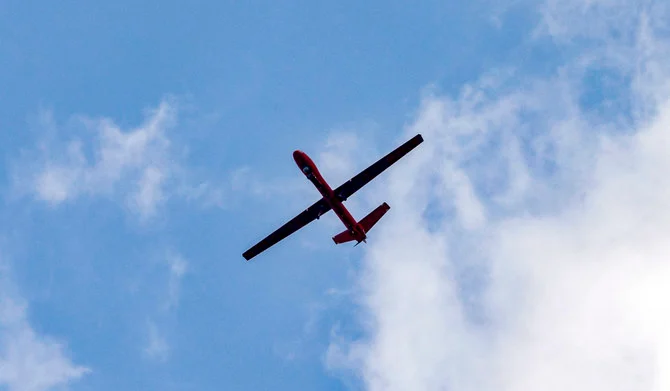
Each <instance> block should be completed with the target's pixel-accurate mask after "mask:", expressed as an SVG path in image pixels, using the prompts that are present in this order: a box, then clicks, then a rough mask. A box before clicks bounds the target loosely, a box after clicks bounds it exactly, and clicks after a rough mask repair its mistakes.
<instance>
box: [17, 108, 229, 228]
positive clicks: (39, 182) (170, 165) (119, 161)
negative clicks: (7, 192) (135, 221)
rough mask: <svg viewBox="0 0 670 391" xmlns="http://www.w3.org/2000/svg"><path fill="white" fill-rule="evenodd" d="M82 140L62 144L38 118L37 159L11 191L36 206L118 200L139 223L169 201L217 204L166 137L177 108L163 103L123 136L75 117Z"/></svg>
mask: <svg viewBox="0 0 670 391" xmlns="http://www.w3.org/2000/svg"><path fill="white" fill-rule="evenodd" d="M71 122H73V123H76V124H77V126H79V127H82V128H83V129H84V131H85V132H86V134H84V135H82V136H80V137H78V138H75V137H72V138H70V139H69V140H66V141H62V137H60V135H61V133H62V132H60V129H59V126H58V124H56V123H55V121H54V119H53V117H52V116H51V115H50V114H49V113H48V112H46V113H42V114H41V115H40V126H41V127H42V128H43V129H44V131H45V136H44V137H43V138H42V140H41V142H40V145H39V151H40V152H39V154H37V156H35V153H30V154H27V156H26V157H25V159H24V160H23V161H22V162H20V170H18V171H17V172H15V175H14V177H15V184H16V187H17V188H18V189H19V190H21V191H22V193H24V194H25V193H28V194H31V195H32V196H33V197H34V198H35V199H36V200H39V201H44V202H47V203H49V204H51V205H59V204H62V203H64V202H68V201H74V200H76V199H78V198H80V197H82V196H103V197H107V198H110V199H115V198H116V197H120V199H121V200H123V203H124V205H125V206H126V207H127V208H128V209H129V210H130V211H131V212H133V213H136V214H137V215H138V216H139V217H140V218H141V219H143V220H146V219H148V218H151V217H153V216H155V215H156V213H157V210H158V208H160V207H161V206H162V205H163V204H165V202H166V201H167V200H168V199H169V198H170V197H171V196H175V195H177V196H182V197H185V198H188V199H205V201H206V202H207V203H208V204H218V202H219V198H220V193H218V192H217V191H216V190H217V189H213V188H212V185H211V184H207V183H202V184H199V185H198V186H194V185H193V184H192V181H191V180H190V178H186V176H185V168H184V167H183V166H182V164H181V163H180V157H181V154H182V151H181V150H179V149H177V148H175V147H174V145H173V143H172V141H171V140H170V138H169V136H168V132H169V131H170V130H171V129H174V128H175V126H176V124H177V103H176V101H174V100H164V101H162V102H161V103H160V104H159V105H158V107H157V108H155V109H152V110H149V111H148V112H147V116H146V119H145V121H144V122H143V123H142V124H141V125H140V126H138V127H136V128H133V129H129V130H124V129H122V128H121V127H119V126H118V125H117V124H116V123H115V122H114V121H113V120H111V119H108V118H88V117H83V116H78V117H75V118H74V119H73V121H71Z"/></svg>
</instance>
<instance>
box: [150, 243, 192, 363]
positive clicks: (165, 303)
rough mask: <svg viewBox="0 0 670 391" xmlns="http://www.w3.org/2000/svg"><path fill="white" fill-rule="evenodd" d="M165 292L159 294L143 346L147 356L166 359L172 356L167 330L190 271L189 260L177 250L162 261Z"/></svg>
mask: <svg viewBox="0 0 670 391" xmlns="http://www.w3.org/2000/svg"><path fill="white" fill-rule="evenodd" d="M160 270H161V273H160V274H161V275H162V276H163V278H162V281H163V282H164V283H163V284H159V285H158V286H159V287H162V288H163V289H164V294H162V295H159V298H160V303H158V304H157V308H156V309H155V310H153V311H152V312H153V314H152V315H151V316H150V317H149V319H148V321H147V323H146V344H145V346H144V348H143V351H144V353H145V354H146V355H147V357H149V358H151V359H153V360H157V361H166V360H167V359H168V358H169V356H170V351H171V347H170V341H169V338H168V336H167V333H166V330H167V329H168V328H170V325H171V324H172V323H173V321H174V317H175V316H176V311H177V310H178V308H179V296H180V291H181V285H182V280H183V278H184V275H185V274H186V273H187V272H188V262H187V260H186V259H184V257H183V256H181V255H180V254H178V253H176V252H172V251H170V252H168V253H167V254H166V255H165V257H164V258H162V260H161V262H160Z"/></svg>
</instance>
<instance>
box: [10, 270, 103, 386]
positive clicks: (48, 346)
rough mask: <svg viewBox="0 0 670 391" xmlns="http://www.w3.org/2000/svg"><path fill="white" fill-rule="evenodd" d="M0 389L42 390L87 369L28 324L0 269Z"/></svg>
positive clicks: (22, 305) (24, 307) (62, 383)
mask: <svg viewBox="0 0 670 391" xmlns="http://www.w3.org/2000/svg"><path fill="white" fill-rule="evenodd" d="M0 273H2V275H0V388H2V389H6V390H8V391H46V390H50V389H53V388H55V387H62V386H65V385H68V384H70V383H72V382H75V381H77V380H79V379H81V378H82V377H83V376H84V375H85V374H87V373H89V372H90V370H89V369H88V368H85V367H82V366H78V365H75V364H73V363H72V361H71V360H70V358H68V357H67V352H66V347H65V345H64V344H63V343H62V342H59V341H57V340H55V339H53V338H50V337H48V336H44V335H40V334H39V333H37V332H36V331H35V330H33V328H32V327H31V325H30V323H29V321H28V319H27V315H26V311H27V305H26V303H25V302H24V300H23V299H21V298H20V297H19V296H18V295H17V294H16V293H15V292H14V289H13V287H12V284H11V283H10V282H9V280H8V276H7V273H8V271H7V269H6V268H4V265H3V269H2V270H1V271H0Z"/></svg>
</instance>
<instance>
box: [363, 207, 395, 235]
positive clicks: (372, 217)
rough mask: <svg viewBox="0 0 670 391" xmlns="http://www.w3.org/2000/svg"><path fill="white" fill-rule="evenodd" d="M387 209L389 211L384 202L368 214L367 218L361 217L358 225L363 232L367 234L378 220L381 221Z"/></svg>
mask: <svg viewBox="0 0 670 391" xmlns="http://www.w3.org/2000/svg"><path fill="white" fill-rule="evenodd" d="M389 209H391V207H390V206H389V205H388V204H387V203H386V202H384V203H383V204H381V205H379V206H378V207H377V208H376V209H375V210H373V211H372V212H370V213H369V214H368V215H367V216H365V217H363V219H361V221H360V224H361V226H363V229H364V230H365V232H369V231H370V229H372V227H374V225H375V224H377V221H379V219H381V218H382V216H384V214H385V213H386V212H387V211H388V210H389Z"/></svg>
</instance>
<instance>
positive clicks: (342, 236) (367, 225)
mask: <svg viewBox="0 0 670 391" xmlns="http://www.w3.org/2000/svg"><path fill="white" fill-rule="evenodd" d="M389 209H391V207H390V206H388V204H387V203H386V202H384V203H383V204H381V205H379V206H378V207H377V208H376V209H375V210H373V211H372V212H370V213H369V214H368V215H367V216H365V217H363V218H362V219H361V221H359V224H360V225H361V227H362V228H363V231H364V232H366V233H367V232H369V231H370V229H371V228H372V227H373V226H374V225H375V224H376V223H377V221H379V219H381V218H382V216H384V214H385V213H386V212H387V211H388V210H389ZM352 240H356V238H354V236H353V235H352V234H351V232H349V230H344V231H342V232H340V233H339V234H337V235H335V236H333V241H334V242H335V243H336V244H341V243H346V242H350V241H352Z"/></svg>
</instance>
